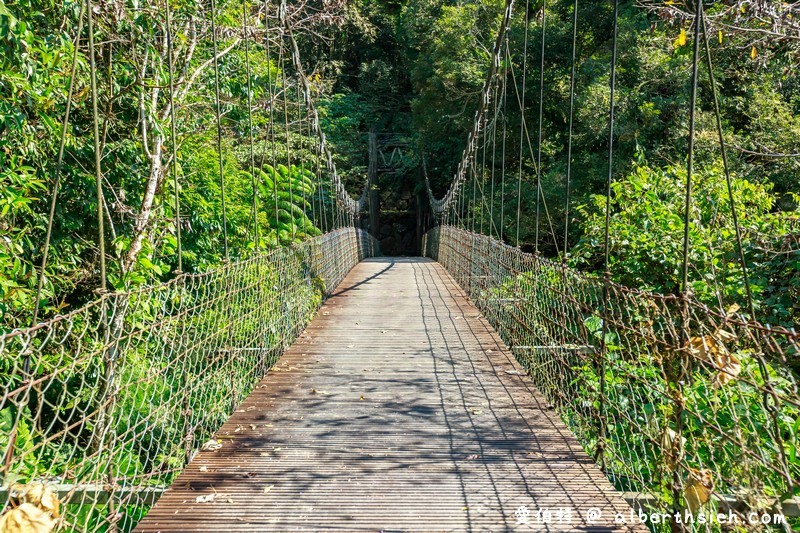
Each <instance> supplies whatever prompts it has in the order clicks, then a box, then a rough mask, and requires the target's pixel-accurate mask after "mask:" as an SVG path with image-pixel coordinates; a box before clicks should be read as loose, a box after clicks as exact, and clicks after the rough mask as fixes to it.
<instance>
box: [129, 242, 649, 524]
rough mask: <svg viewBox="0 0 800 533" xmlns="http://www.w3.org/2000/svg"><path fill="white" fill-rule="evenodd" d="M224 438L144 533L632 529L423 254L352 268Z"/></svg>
mask: <svg viewBox="0 0 800 533" xmlns="http://www.w3.org/2000/svg"><path fill="white" fill-rule="evenodd" d="M218 438H219V439H221V441H222V443H223V446H222V448H221V449H219V450H217V451H203V452H200V453H199V454H198V455H197V456H196V457H195V458H194V459H193V460H192V461H191V463H190V464H189V465H188V467H187V468H186V470H185V471H184V473H182V474H181V475H180V476H179V477H178V478H177V480H176V482H175V484H174V485H173V486H172V487H171V488H170V489H169V490H168V491H167V492H166V493H165V494H164V496H162V497H161V499H160V500H159V501H158V503H157V504H156V505H155V506H154V507H153V508H152V510H151V511H150V513H149V514H148V516H147V517H146V518H145V520H144V521H142V522H141V523H140V524H139V526H138V530H139V531H164V532H166V531H298V530H300V531H302V530H306V531H327V530H330V531H375V532H377V531H386V532H388V531H477V530H480V531H508V530H519V531H522V530H535V531H544V530H565V531H576V530H583V531H612V530H634V528H633V527H630V525H628V526H623V527H620V526H618V525H615V524H614V515H615V513H616V512H622V513H624V514H625V516H626V517H629V516H630V514H629V513H630V507H629V506H628V505H627V504H626V503H625V501H624V500H623V499H622V498H621V496H620V495H619V494H618V493H617V492H615V491H614V489H613V488H612V487H611V485H610V484H609V483H608V481H607V480H606V478H605V476H603V474H602V473H601V472H600V471H599V469H598V468H597V467H596V466H595V465H594V464H593V463H592V461H591V460H590V459H589V457H588V456H587V455H586V454H585V453H584V451H583V450H582V448H581V446H580V445H579V444H578V442H577V441H576V440H575V438H574V437H573V436H572V434H571V433H570V432H569V430H568V429H567V428H566V426H565V425H564V424H563V423H562V422H561V420H560V419H559V418H558V416H557V415H556V414H555V413H554V412H553V411H552V410H550V409H548V408H547V406H546V401H545V400H544V399H543V398H542V397H541V395H540V394H539V393H538V392H536V390H535V389H534V388H533V386H532V385H531V381H530V379H529V378H528V377H527V376H526V375H525V374H524V371H523V370H522V368H521V367H520V366H519V365H518V364H517V362H516V361H515V360H514V358H513V356H512V355H511V354H510V351H509V350H508V349H507V348H506V347H505V346H504V345H503V343H502V342H501V341H500V339H499V337H498V336H497V334H496V333H495V332H494V330H493V329H492V328H491V327H490V326H489V324H488V323H487V322H486V320H485V319H483V318H482V317H481V316H480V313H479V311H478V310H477V309H476V308H475V307H474V306H473V305H472V304H471V303H469V301H468V300H467V298H466V297H465V296H464V293H463V291H462V290H461V289H460V288H459V287H458V286H457V285H456V283H455V282H454V281H453V279H452V278H451V277H450V276H449V275H448V274H447V272H446V271H445V270H444V268H443V267H441V266H440V265H439V264H438V263H435V262H433V261H430V260H428V259H411V258H397V259H392V258H375V259H370V260H367V261H364V262H362V263H361V264H359V265H358V266H357V267H356V268H355V269H353V271H352V272H351V273H350V274H349V275H348V276H347V278H346V279H345V280H344V281H343V282H342V284H341V285H340V286H339V288H338V289H337V291H336V292H335V294H334V295H333V296H332V297H331V298H330V299H329V300H327V302H326V303H325V305H324V306H323V307H322V308H321V309H320V311H319V313H318V315H317V316H316V318H315V319H314V320H313V322H312V323H311V324H310V326H309V327H308V328H307V330H306V331H305V332H304V333H303V334H302V335H301V337H300V338H299V339H298V341H297V342H296V343H295V344H294V345H293V346H292V347H291V348H290V349H289V350H288V351H287V352H286V353H285V354H284V355H283V357H282V358H281V359H280V361H279V362H278V364H277V365H276V367H275V368H274V369H273V370H272V371H270V373H269V374H268V375H267V376H266V377H265V378H264V380H263V381H262V382H261V384H260V385H259V386H258V387H257V388H256V390H255V391H254V392H253V393H252V394H251V395H250V396H249V397H248V398H247V399H246V400H245V401H244V402H243V403H242V405H241V406H240V407H239V409H238V410H237V411H236V413H235V414H234V415H233V416H232V417H231V418H230V420H228V422H227V423H226V424H225V425H224V426H223V427H222V428H221V430H220V431H219V433H218ZM214 493H217V494H218V496H217V497H216V498H215V499H214V501H211V502H207V503H198V502H197V497H198V496H205V495H210V494H214ZM591 508H597V509H599V511H600V512H601V513H602V516H601V517H600V518H599V519H598V520H595V521H590V520H587V513H588V512H589V510H590V509H591ZM545 509H548V510H550V512H551V513H552V516H551V518H550V520H549V523H545V521H544V520H541V521H540V520H538V519H537V516H536V512H537V510H545ZM525 510H527V511H528V513H529V514H528V515H527V517H526V515H525ZM566 510H569V513H570V514H571V517H568V516H567V514H566V512H565V511H566ZM559 512H560V513H561V514H560V515H559ZM545 516H546V515H545ZM637 530H641V531H646V529H645V528H643V527H642V526H639V529H637Z"/></svg>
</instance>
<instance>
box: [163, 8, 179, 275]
mask: <svg viewBox="0 0 800 533" xmlns="http://www.w3.org/2000/svg"><path fill="white" fill-rule="evenodd" d="M164 6H165V11H166V24H167V68H168V69H169V131H170V143H171V144H172V188H173V189H174V208H173V209H174V210H175V240H176V241H177V246H178V270H177V271H176V272H175V274H176V275H180V274H181V273H182V272H183V244H182V242H181V197H180V190H179V188H178V187H179V184H178V142H177V134H176V129H177V125H176V120H177V119H176V110H175V57H174V53H175V51H174V49H173V46H174V43H173V41H172V9H171V8H170V5H169V0H165V2H164Z"/></svg>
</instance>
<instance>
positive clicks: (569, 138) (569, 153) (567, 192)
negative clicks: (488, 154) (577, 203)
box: [564, 0, 578, 261]
mask: <svg viewBox="0 0 800 533" xmlns="http://www.w3.org/2000/svg"><path fill="white" fill-rule="evenodd" d="M577 49H578V0H575V3H574V4H573V6H572V65H571V69H570V75H569V133H568V135H567V175H566V183H565V189H566V190H565V195H564V261H566V260H567V253H568V252H569V200H570V194H571V192H572V191H571V189H570V186H571V178H572V128H573V123H574V120H573V119H574V116H575V63H576V62H577V59H576V58H577Z"/></svg>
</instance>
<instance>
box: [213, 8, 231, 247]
mask: <svg viewBox="0 0 800 533" xmlns="http://www.w3.org/2000/svg"><path fill="white" fill-rule="evenodd" d="M216 15H217V6H216V2H215V0H211V40H212V42H213V52H214V101H215V104H216V105H215V113H216V121H217V155H218V159H219V187H220V195H221V201H222V239H223V254H224V257H225V260H226V261H228V260H229V259H230V256H229V254H228V213H227V211H226V206H225V169H224V162H223V157H222V116H221V115H222V110H221V105H222V104H221V102H220V98H219V94H220V91H219V58H218V53H217V49H218V46H217V22H216V18H217V17H216Z"/></svg>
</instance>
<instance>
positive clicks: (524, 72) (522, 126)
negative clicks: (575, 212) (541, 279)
mask: <svg viewBox="0 0 800 533" xmlns="http://www.w3.org/2000/svg"><path fill="white" fill-rule="evenodd" d="M529 29H530V0H525V37H524V40H525V44H524V45H523V49H522V95H521V96H520V100H519V113H520V120H519V173H518V175H517V232H516V239H515V241H514V245H515V246H516V247H517V248H519V225H520V213H521V212H522V159H523V151H524V143H523V140H524V135H525V96H526V95H525V89H526V84H527V78H528V30H529ZM511 72H512V74H513V72H514V71H513V69H512V71H511ZM516 86H517V84H516V79H515V80H514V87H515V88H516ZM517 94H518V95H519V92H517Z"/></svg>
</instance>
